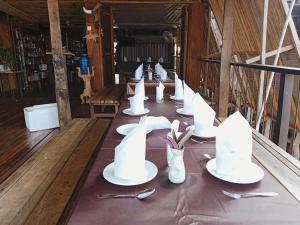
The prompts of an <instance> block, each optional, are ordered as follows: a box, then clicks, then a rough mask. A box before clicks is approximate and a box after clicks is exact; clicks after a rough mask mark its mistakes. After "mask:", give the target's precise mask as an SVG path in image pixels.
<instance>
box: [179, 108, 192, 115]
mask: <svg viewBox="0 0 300 225" xmlns="http://www.w3.org/2000/svg"><path fill="white" fill-rule="evenodd" d="M176 112H177V113H179V114H181V115H185V116H193V114H192V113H186V112H184V111H183V108H179V109H176Z"/></svg>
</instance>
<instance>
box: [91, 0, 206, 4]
mask: <svg viewBox="0 0 300 225" xmlns="http://www.w3.org/2000/svg"><path fill="white" fill-rule="evenodd" d="M87 2H88V3H90V2H93V3H104V4H105V3H107V4H192V3H200V2H201V1H200V0H173V1H171V0H141V1H137V0H87Z"/></svg>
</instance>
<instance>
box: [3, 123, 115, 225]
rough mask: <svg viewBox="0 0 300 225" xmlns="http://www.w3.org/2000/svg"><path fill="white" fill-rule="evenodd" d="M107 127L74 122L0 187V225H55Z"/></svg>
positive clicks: (100, 124) (103, 124) (82, 177)
mask: <svg viewBox="0 0 300 225" xmlns="http://www.w3.org/2000/svg"><path fill="white" fill-rule="evenodd" d="M109 124H110V120H107V119H101V120H95V119H74V120H73V121H72V122H71V123H70V124H69V125H68V126H66V127H65V128H63V129H62V130H60V131H59V132H58V133H57V135H55V137H54V138H52V139H51V140H50V141H49V142H47V143H46V144H44V145H43V146H42V147H41V149H40V150H39V151H37V152H36V153H35V154H34V155H33V156H32V157H31V158H30V159H28V160H27V161H26V162H25V163H24V164H23V165H22V166H21V167H20V168H19V169H17V170H16V171H15V172H14V173H13V174H12V175H11V176H10V177H9V178H8V179H7V180H5V181H4V182H3V183H1V184H0V221H1V225H8V224H9V225H19V224H27V225H41V224H43V225H50V224H57V223H58V221H59V219H60V217H61V215H62V213H63V212H64V209H65V207H66V205H67V203H68V201H69V200H70V199H71V196H72V195H74V193H76V191H75V192H74V190H76V189H77V188H78V184H80V181H81V179H84V176H82V175H83V174H85V173H86V170H87V168H88V165H89V162H91V158H93V157H92V156H93V154H96V152H97V151H95V150H96V149H98V148H97V146H98V144H99V142H101V139H102V137H103V136H104V134H105V132H106V130H107V128H108V126H109ZM79 186H80V185H79Z"/></svg>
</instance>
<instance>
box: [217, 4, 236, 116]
mask: <svg viewBox="0 0 300 225" xmlns="http://www.w3.org/2000/svg"><path fill="white" fill-rule="evenodd" d="M233 19H234V0H225V6H224V17H223V32H222V37H223V38H222V51H221V68H220V81H219V93H218V94H219V96H218V97H219V102H218V103H219V104H218V105H219V108H218V117H223V118H226V117H227V113H228V95H229V75H230V61H231V53H232V38H233V37H232V36H233Z"/></svg>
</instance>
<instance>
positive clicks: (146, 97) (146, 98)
mask: <svg viewBox="0 0 300 225" xmlns="http://www.w3.org/2000/svg"><path fill="white" fill-rule="evenodd" d="M129 98H130V97H129ZM129 98H128V100H129ZM148 99H149V97H148V96H145V99H144V101H147V100H148Z"/></svg>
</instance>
